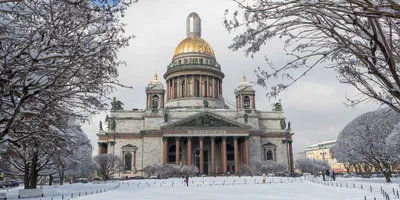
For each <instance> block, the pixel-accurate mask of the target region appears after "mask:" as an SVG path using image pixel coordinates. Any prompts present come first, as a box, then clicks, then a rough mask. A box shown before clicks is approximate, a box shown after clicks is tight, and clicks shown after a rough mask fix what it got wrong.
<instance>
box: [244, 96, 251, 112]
mask: <svg viewBox="0 0 400 200" xmlns="http://www.w3.org/2000/svg"><path fill="white" fill-rule="evenodd" d="M243 107H244V108H245V109H246V108H250V97H249V96H245V97H244V98H243Z"/></svg>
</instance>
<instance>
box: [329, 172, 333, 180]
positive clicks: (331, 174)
mask: <svg viewBox="0 0 400 200" xmlns="http://www.w3.org/2000/svg"><path fill="white" fill-rule="evenodd" d="M329 177H331V181H333V171H331V172H329Z"/></svg>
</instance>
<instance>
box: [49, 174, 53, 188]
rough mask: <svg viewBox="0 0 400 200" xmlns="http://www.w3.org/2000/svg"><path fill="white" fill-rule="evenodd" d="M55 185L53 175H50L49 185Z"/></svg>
mask: <svg viewBox="0 0 400 200" xmlns="http://www.w3.org/2000/svg"><path fill="white" fill-rule="evenodd" d="M52 185H53V175H50V177H49V186H52Z"/></svg>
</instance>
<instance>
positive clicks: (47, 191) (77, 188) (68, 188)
mask: <svg viewBox="0 0 400 200" xmlns="http://www.w3.org/2000/svg"><path fill="white" fill-rule="evenodd" d="M118 184H119V183H118V182H116V181H114V182H107V183H103V184H91V183H87V184H83V183H75V184H68V183H65V185H53V186H43V191H44V197H43V198H28V199H30V200H39V199H43V200H49V199H51V198H53V199H61V197H62V195H64V196H65V197H71V193H74V196H79V193H81V194H82V195H83V194H86V191H87V192H88V194H91V192H94V193H95V192H96V191H97V190H100V189H101V190H104V189H107V190H108V189H109V188H113V187H116V186H118ZM23 188H24V187H23V185H20V186H19V187H17V188H12V189H9V190H1V189H0V193H4V192H5V191H6V193H7V199H16V198H17V197H18V190H19V189H23ZM38 188H40V186H38ZM46 198H47V199H46ZM67 199H68V198H67Z"/></svg>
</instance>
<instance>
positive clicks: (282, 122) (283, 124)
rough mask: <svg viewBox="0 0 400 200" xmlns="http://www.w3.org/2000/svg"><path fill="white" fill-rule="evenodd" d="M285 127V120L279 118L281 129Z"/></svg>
mask: <svg viewBox="0 0 400 200" xmlns="http://www.w3.org/2000/svg"><path fill="white" fill-rule="evenodd" d="M285 129H286V121H285V120H284V119H282V120H281V130H285Z"/></svg>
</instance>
